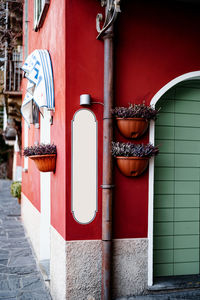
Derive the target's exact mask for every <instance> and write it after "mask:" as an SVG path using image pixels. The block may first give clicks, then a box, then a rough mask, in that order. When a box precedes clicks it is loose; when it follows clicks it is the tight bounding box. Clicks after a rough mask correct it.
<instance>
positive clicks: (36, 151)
mask: <svg viewBox="0 0 200 300" xmlns="http://www.w3.org/2000/svg"><path fill="white" fill-rule="evenodd" d="M56 153H57V152H56V145H54V144H40V145H38V146H31V147H26V148H24V152H23V155H24V156H32V155H45V154H56Z"/></svg>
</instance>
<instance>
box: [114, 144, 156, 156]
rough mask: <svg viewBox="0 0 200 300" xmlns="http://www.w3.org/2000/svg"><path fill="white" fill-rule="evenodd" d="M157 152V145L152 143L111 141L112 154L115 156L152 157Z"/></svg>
mask: <svg viewBox="0 0 200 300" xmlns="http://www.w3.org/2000/svg"><path fill="white" fill-rule="evenodd" d="M158 153H159V149H158V146H153V145H152V144H133V143H120V142H112V155H113V156H114V157H116V156H126V157H131V156H136V157H152V156H155V155H157V154H158Z"/></svg>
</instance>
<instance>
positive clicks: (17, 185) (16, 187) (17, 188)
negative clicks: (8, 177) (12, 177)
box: [10, 181, 22, 199]
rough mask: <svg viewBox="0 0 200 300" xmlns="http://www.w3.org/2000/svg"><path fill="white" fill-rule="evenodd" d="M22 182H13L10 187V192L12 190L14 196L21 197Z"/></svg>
mask: <svg viewBox="0 0 200 300" xmlns="http://www.w3.org/2000/svg"><path fill="white" fill-rule="evenodd" d="M21 185H22V184H21V182H20V181H14V182H13V183H12V184H11V187H10V192H11V195H12V196H13V197H16V198H18V199H20V198H21Z"/></svg>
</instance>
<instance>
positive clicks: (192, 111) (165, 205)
mask: <svg viewBox="0 0 200 300" xmlns="http://www.w3.org/2000/svg"><path fill="white" fill-rule="evenodd" d="M190 84H191V85H192V84H193V85H194V87H193V88H191V87H190V86H189V84H188V83H187V86H186V83H184V84H182V85H181V86H177V87H176V88H174V89H172V90H170V91H169V92H168V93H167V94H166V95H164V97H162V99H160V101H159V103H158V104H157V106H156V107H157V108H159V107H160V113H159V117H158V120H157V121H156V129H155V144H156V145H159V147H160V154H159V155H158V157H156V158H155V182H154V276H171V275H188V274H199V272H200V257H199V253H200V249H199V246H200V243H199V234H200V230H199V228H200V217H199V216H200V84H199V88H197V87H198V85H197V82H194V83H193V82H192V81H191V82H190Z"/></svg>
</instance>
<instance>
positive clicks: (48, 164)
mask: <svg viewBox="0 0 200 300" xmlns="http://www.w3.org/2000/svg"><path fill="white" fill-rule="evenodd" d="M29 158H30V159H32V160H33V161H34V163H35V164H36V167H37V168H38V170H39V171H40V172H54V171H55V169H56V154H45V155H31V156H29Z"/></svg>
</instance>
